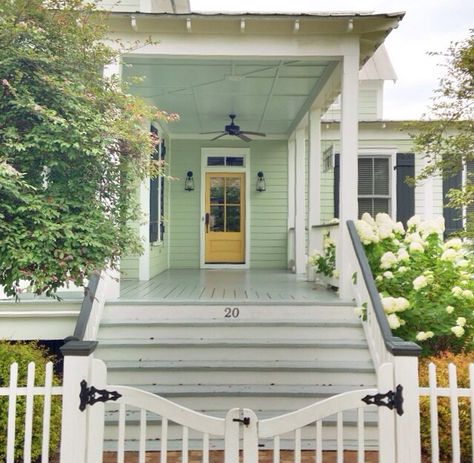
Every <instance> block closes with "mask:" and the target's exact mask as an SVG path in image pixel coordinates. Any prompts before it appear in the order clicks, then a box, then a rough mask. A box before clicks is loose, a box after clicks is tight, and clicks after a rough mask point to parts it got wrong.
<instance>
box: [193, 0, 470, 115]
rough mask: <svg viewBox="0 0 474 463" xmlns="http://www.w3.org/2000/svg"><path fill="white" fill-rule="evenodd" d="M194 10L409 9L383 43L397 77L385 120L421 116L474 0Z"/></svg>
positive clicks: (314, 2) (263, 3)
mask: <svg viewBox="0 0 474 463" xmlns="http://www.w3.org/2000/svg"><path fill="white" fill-rule="evenodd" d="M191 9H192V10H193V11H236V10H238V11H240V12H242V11H245V12H252V11H253V12H255V11H266V12H270V11H272V12H277V11H278V12H292V13H295V12H301V13H304V12H316V11H324V12H330V11H332V12H334V11H364V12H369V11H374V12H377V13H388V12H400V11H405V12H406V15H405V18H404V19H403V20H402V21H401V23H400V26H399V27H398V28H397V29H395V30H393V31H392V32H391V33H390V35H389V36H388V38H387V39H386V41H385V45H386V47H387V50H388V53H389V55H390V58H391V60H392V63H393V66H394V68H395V71H396V73H397V76H398V80H397V82H396V83H392V82H386V83H385V98H384V119H388V120H401V119H402V120H408V119H419V118H420V117H421V116H422V114H423V113H425V112H426V111H427V109H428V107H429V104H430V101H431V98H432V96H433V91H434V90H435V89H436V88H437V87H438V80H439V78H440V77H441V76H442V75H443V72H444V71H443V67H442V66H440V64H441V63H442V58H440V57H436V56H429V55H428V52H443V51H445V50H446V49H447V48H448V47H449V44H450V43H451V42H453V41H460V40H463V39H465V38H467V37H468V35H469V29H472V28H474V0H291V1H282V0H233V1H230V0H191Z"/></svg>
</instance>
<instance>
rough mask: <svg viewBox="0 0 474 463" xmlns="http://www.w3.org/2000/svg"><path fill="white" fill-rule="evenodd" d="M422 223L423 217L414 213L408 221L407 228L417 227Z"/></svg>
mask: <svg viewBox="0 0 474 463" xmlns="http://www.w3.org/2000/svg"><path fill="white" fill-rule="evenodd" d="M420 223H421V218H420V216H419V215H414V216H413V217H411V218H410V219H408V222H407V228H416V227H418V225H420Z"/></svg>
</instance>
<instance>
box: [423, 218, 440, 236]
mask: <svg viewBox="0 0 474 463" xmlns="http://www.w3.org/2000/svg"><path fill="white" fill-rule="evenodd" d="M418 228H419V230H420V231H421V234H422V235H423V236H425V237H426V236H429V235H432V234H435V235H440V234H442V233H443V232H444V217H443V216H438V217H436V218H435V219H432V220H427V221H426V222H422V223H421V224H420V225H419V226H418Z"/></svg>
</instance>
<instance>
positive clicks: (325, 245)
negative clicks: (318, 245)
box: [323, 236, 336, 249]
mask: <svg viewBox="0 0 474 463" xmlns="http://www.w3.org/2000/svg"><path fill="white" fill-rule="evenodd" d="M335 245H336V243H335V241H334V240H333V239H332V238H330V237H329V236H326V238H324V241H323V248H324V249H327V248H329V247H331V246H335Z"/></svg>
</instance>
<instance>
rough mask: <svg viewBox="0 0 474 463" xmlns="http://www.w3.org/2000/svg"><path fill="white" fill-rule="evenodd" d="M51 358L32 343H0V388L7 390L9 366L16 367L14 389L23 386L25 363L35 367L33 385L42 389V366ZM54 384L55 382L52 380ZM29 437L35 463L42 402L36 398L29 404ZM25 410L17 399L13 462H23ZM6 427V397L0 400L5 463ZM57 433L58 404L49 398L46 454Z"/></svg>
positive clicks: (0, 439) (55, 398)
mask: <svg viewBox="0 0 474 463" xmlns="http://www.w3.org/2000/svg"><path fill="white" fill-rule="evenodd" d="M50 360H51V358H50V357H49V356H48V355H47V354H46V352H45V351H44V350H43V349H42V348H41V347H39V346H38V345H37V344H36V343H18V344H10V343H8V342H5V341H0V387H7V386H8V384H9V381H10V365H11V364H12V363H14V362H17V363H18V386H26V379H27V369H28V363H30V362H34V363H35V364H36V372H35V373H36V374H35V385H36V386H42V385H44V381H45V366H46V363H47V362H48V361H50ZM54 384H58V379H57V378H54ZM33 404H34V405H33V433H32V445H31V457H32V461H37V460H38V458H39V457H40V456H41V445H42V431H43V398H42V397H41V396H39V397H38V396H37V397H35V399H34V402H33ZM25 407H26V401H25V397H24V396H20V397H17V403H16V436H15V462H22V461H24V457H23V442H24V433H25V426H24V423H25ZM7 423H8V397H0V429H3V430H4V431H2V432H1V433H0V461H5V460H6V451H7V433H6V430H7ZM60 432H61V400H60V397H59V396H53V397H52V401H51V420H50V451H51V452H53V451H54V450H55V449H56V448H57V446H58V443H59V438H60Z"/></svg>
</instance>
